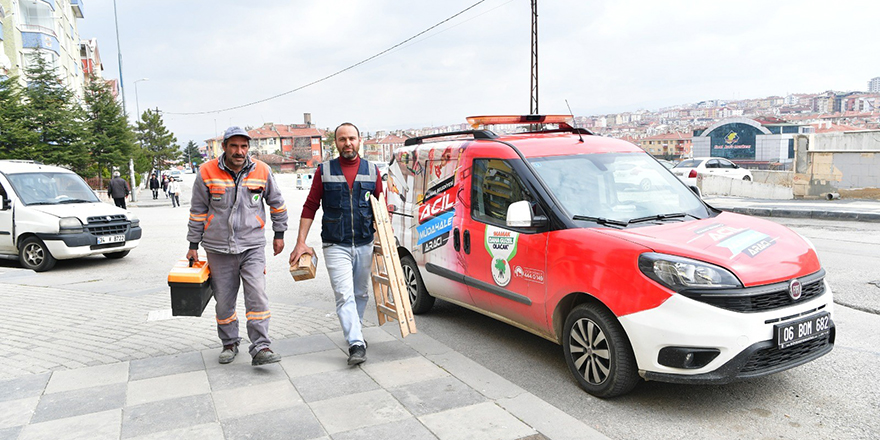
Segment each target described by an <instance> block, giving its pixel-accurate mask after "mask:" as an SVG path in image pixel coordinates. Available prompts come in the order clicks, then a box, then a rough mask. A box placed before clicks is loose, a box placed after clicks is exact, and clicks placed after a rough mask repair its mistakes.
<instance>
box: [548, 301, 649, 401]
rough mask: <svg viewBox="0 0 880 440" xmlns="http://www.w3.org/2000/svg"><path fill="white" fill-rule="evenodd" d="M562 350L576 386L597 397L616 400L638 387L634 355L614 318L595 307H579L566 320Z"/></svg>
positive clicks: (585, 305)
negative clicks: (617, 397) (575, 380)
mask: <svg viewBox="0 0 880 440" xmlns="http://www.w3.org/2000/svg"><path fill="white" fill-rule="evenodd" d="M563 331H564V333H563V338H562V348H563V351H564V352H565V360H566V363H567V364H568V368H569V370H570V371H571V374H572V375H574V377H575V379H577V382H578V385H580V386H581V388H583V389H584V390H585V391H586V392H588V393H590V394H592V395H594V396H596V397H603V398H605V397H616V396H620V395H623V394H626V393H628V392H630V391H631V390H632V389H633V387H635V386H636V384H638V381H639V375H638V371H637V369H636V361H635V355H633V352H632V347H631V346H630V343H629V339H628V338H627V337H626V333H625V332H624V330H623V327H621V325H620V323H619V322H617V319H616V318H615V317H614V315H612V314H611V313H610V312H609V311H608V310H606V309H605V308H604V307H602V306H600V305H598V304H581V305H579V306H577V307H575V308H574V309H573V310H572V311H571V313H570V314H569V315H568V318H567V319H566V320H565V328H564V329H563Z"/></svg>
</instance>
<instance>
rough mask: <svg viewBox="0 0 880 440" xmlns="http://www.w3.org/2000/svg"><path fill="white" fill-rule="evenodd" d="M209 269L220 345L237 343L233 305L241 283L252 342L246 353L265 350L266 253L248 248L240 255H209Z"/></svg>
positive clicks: (266, 317) (267, 300)
mask: <svg viewBox="0 0 880 440" xmlns="http://www.w3.org/2000/svg"><path fill="white" fill-rule="evenodd" d="M208 266H209V267H210V268H211V288H213V289H214V300H216V301H217V307H216V309H215V310H216V312H217V334H218V335H219V336H220V340H221V341H223V345H231V344H236V343H238V341H240V340H241V338H240V337H239V336H238V316H236V313H235V303H236V302H237V300H238V288H239V286H241V283H242V282H244V306H245V310H246V311H247V333H248V338H249V339H250V340H251V345H250V347H248V352H249V353H250V354H251V356H254V355H256V354H257V353H258V352H259V351H260V350H262V349H264V348H268V347H269V344H271V343H272V341H271V340H269V318H270V317H271V316H272V315H271V313H269V298H268V296H266V253H265V249H264V248H263V247H258V248H254V249H248V250H246V251H244V252H242V253H240V254H215V253H211V252H208Z"/></svg>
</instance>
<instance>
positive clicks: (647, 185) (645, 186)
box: [639, 179, 651, 191]
mask: <svg viewBox="0 0 880 440" xmlns="http://www.w3.org/2000/svg"><path fill="white" fill-rule="evenodd" d="M639 189H641V190H642V191H648V190H650V189H651V181H650V180H649V179H642V181H641V182H639Z"/></svg>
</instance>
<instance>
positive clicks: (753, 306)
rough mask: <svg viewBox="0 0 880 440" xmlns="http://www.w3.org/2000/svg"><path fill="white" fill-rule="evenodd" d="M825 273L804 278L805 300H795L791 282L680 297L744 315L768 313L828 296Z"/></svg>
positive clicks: (691, 291) (690, 291)
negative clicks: (790, 289)
mask: <svg viewBox="0 0 880 440" xmlns="http://www.w3.org/2000/svg"><path fill="white" fill-rule="evenodd" d="M824 279H825V270H824V269H819V271H818V272H815V273H813V274H810V275H807V276H805V277H800V278H798V280H800V282H801V286H802V287H801V296H800V298H798V299H796V300H795V299H792V298H791V296H790V295H789V288H790V286H789V283H790V281H791V280H789V281H783V282H780V283H774V284H766V285H763V286H754V287H745V288H738V289H719V290H684V291H681V292H680V293H681V294H682V295H684V296H687V297H688V298H691V299H693V300H696V301H700V302H702V303H706V304H709V305H712V306H715V307H720V308H722V309H725V310H731V311H734V312H741V313H755V312H766V311H768V310H776V309H781V308H784V307H788V306H793V305H796V304H800V303H802V302H804V301H809V300H811V299H814V298H817V297H820V296H822V295H823V294H824V293H825V282H824Z"/></svg>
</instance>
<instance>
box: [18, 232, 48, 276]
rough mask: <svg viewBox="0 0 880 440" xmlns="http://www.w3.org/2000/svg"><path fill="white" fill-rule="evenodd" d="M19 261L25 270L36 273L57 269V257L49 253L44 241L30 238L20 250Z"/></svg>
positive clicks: (22, 244) (23, 243)
mask: <svg viewBox="0 0 880 440" xmlns="http://www.w3.org/2000/svg"><path fill="white" fill-rule="evenodd" d="M18 261H19V262H20V263H21V265H22V266H24V268H25V269H30V270H32V271H34V272H45V271H47V270H49V269H51V268H53V267H55V257H53V256H52V254H51V253H50V252H49V249H48V248H47V247H46V244H45V243H43V240H40V239H39V238H37V237H28V238H25V239H24V241H22V242H21V246H19V248H18Z"/></svg>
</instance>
